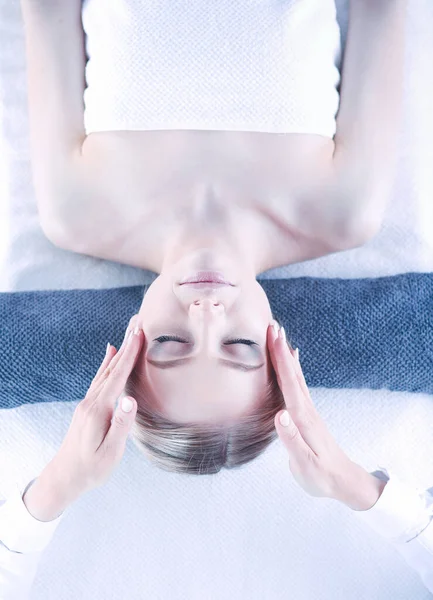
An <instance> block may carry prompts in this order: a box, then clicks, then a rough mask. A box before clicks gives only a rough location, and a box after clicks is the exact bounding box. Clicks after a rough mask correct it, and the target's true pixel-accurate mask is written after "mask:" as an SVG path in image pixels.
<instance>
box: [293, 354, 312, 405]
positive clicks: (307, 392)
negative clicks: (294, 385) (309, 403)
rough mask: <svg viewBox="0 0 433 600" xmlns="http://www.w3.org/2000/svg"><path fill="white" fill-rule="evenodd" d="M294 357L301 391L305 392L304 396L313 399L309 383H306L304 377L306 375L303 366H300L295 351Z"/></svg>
mask: <svg viewBox="0 0 433 600" xmlns="http://www.w3.org/2000/svg"><path fill="white" fill-rule="evenodd" d="M292 355H293V358H294V359H295V371H296V375H297V377H298V381H299V385H300V386H301V390H302V391H303V392H304V394H305V395H306V396H307V397H308V398H310V399H311V394H310V390H309V389H308V386H307V383H306V381H305V377H304V373H303V372H302V368H301V364H300V362H299V360H298V358H296V356H295V354H294V351H293V353H292Z"/></svg>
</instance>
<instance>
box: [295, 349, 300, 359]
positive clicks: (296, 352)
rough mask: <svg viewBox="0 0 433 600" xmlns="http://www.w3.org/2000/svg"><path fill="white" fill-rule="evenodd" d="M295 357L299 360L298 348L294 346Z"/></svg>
mask: <svg viewBox="0 0 433 600" xmlns="http://www.w3.org/2000/svg"><path fill="white" fill-rule="evenodd" d="M295 358H296V360H297V361H298V362H299V348H296V350H295Z"/></svg>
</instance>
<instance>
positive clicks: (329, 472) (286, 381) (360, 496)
mask: <svg viewBox="0 0 433 600" xmlns="http://www.w3.org/2000/svg"><path fill="white" fill-rule="evenodd" d="M276 326H277V328H278V325H277V324H276ZM267 343H268V348H269V353H270V356H271V359H272V364H273V366H274V369H275V372H276V374H277V379H278V385H279V387H280V389H281V391H282V393H283V396H284V400H285V403H286V410H287V412H288V414H289V416H290V422H289V424H288V425H287V426H283V425H282V424H281V423H280V416H281V415H282V414H283V412H284V411H279V412H278V413H277V415H276V416H275V427H276V430H277V433H278V436H279V438H280V440H281V441H282V442H283V444H284V446H285V447H286V449H287V451H288V453H289V459H290V461H289V465H290V470H291V472H292V475H293V477H294V478H295V480H296V481H297V483H298V484H299V485H300V486H301V487H302V488H303V489H304V490H305V491H306V492H307V494H310V495H311V496H316V497H324V498H333V499H335V500H338V501H340V502H343V503H344V504H346V505H347V506H349V507H350V508H352V509H354V510H368V509H369V508H371V507H372V506H373V505H374V504H375V503H376V502H377V500H378V498H379V496H380V494H381V492H382V490H383V487H384V485H383V482H381V481H380V480H379V479H377V478H376V477H374V476H373V475H371V474H370V473H368V472H367V471H366V470H365V469H363V468H362V467H361V466H359V465H357V464H356V463H354V462H352V461H351V460H350V459H349V457H348V456H346V454H345V453H344V452H343V450H342V449H341V448H340V447H339V446H338V444H337V443H336V441H335V440H334V438H333V437H332V435H331V434H330V432H329V431H328V429H327V428H326V426H325V423H324V422H323V421H322V419H321V418H320V415H319V413H318V412H317V410H316V408H315V406H314V404H313V401H312V399H311V396H310V393H309V391H308V388H307V385H306V383H305V379H304V375H303V373H302V370H301V366H300V364H299V360H298V359H297V358H295V356H296V353H295V352H294V351H293V353H292V351H291V350H290V349H289V347H288V345H287V342H286V340H285V336H284V335H282V334H281V329H280V331H279V332H278V333H276V332H275V329H274V328H273V327H272V326H270V327H269V328H268V339H267Z"/></svg>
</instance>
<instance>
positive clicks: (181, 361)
mask: <svg viewBox="0 0 433 600" xmlns="http://www.w3.org/2000/svg"><path fill="white" fill-rule="evenodd" d="M192 360H193V359H192V358H177V359H175V360H152V359H151V358H148V359H147V362H148V363H150V364H151V365H153V366H154V367H157V368H158V369H173V368H174V367H177V366H178V365H185V364H187V363H190V362H191V361H192ZM218 363H219V364H224V365H227V366H228V367H230V368H231V369H236V370H237V371H257V369H261V368H262V367H263V366H264V364H265V363H262V364H261V365H247V364H245V363H239V362H234V361H233V360H227V359H225V358H219V359H218Z"/></svg>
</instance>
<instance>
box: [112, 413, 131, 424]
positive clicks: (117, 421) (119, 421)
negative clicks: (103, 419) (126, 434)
mask: <svg viewBox="0 0 433 600" xmlns="http://www.w3.org/2000/svg"><path fill="white" fill-rule="evenodd" d="M113 421H114V422H115V424H116V426H118V427H126V425H127V422H128V419H127V418H126V417H124V416H123V415H122V414H120V413H118V412H116V413H115V414H114V417H113Z"/></svg>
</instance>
